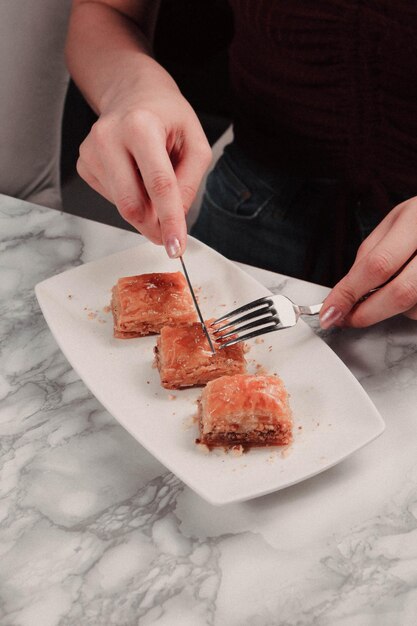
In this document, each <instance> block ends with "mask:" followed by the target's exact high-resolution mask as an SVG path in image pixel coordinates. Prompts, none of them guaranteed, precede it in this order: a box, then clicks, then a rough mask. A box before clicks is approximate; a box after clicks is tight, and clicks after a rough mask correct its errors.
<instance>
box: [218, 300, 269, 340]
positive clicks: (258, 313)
mask: <svg viewBox="0 0 417 626" xmlns="http://www.w3.org/2000/svg"><path fill="white" fill-rule="evenodd" d="M270 311H271V312H273V314H274V313H276V311H275V309H273V308H271V307H269V306H265V307H262V308H261V309H256V310H255V311H252V312H251V313H247V314H246V315H242V317H238V318H237V320H233V321H232V322H228V323H227V324H224V325H223V326H220V328H216V330H215V331H214V334H216V333H221V332H222V331H223V330H226V328H229V326H235V325H236V324H240V322H245V321H246V320H250V319H253V318H254V317H261V315H263V314H264V313H269V312H270ZM226 319H227V318H226Z"/></svg>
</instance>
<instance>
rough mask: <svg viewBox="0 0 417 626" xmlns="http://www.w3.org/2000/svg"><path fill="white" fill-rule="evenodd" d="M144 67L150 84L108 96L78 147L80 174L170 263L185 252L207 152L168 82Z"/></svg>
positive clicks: (155, 68)
mask: <svg viewBox="0 0 417 626" xmlns="http://www.w3.org/2000/svg"><path fill="white" fill-rule="evenodd" d="M147 65H148V70H149V76H150V77H151V78H152V80H151V81H150V83H151V84H149V85H147V81H146V76H145V77H144V76H143V75H141V77H140V81H139V80H138V81H137V83H135V80H133V81H132V80H129V82H128V84H126V83H127V81H126V76H124V77H122V78H121V79H120V80H119V81H116V83H115V84H114V85H112V88H111V90H109V91H110V92H109V93H106V96H105V98H103V102H102V106H101V107H100V111H101V114H100V117H99V119H98V121H97V122H96V123H95V124H94V125H93V127H92V128H91V131H90V133H89V135H88V136H87V137H86V139H85V140H84V142H83V143H82V144H81V146H80V157H79V159H78V162H77V171H78V173H79V174H80V176H81V177H82V178H83V179H84V180H85V181H86V182H87V183H88V184H89V185H90V186H91V187H93V189H95V190H96V191H97V192H98V193H100V194H101V195H103V196H104V197H105V198H107V200H109V201H110V202H112V203H114V204H115V205H116V207H117V209H118V210H119V212H120V214H121V215H122V217H123V218H124V219H125V220H126V221H127V222H129V223H130V224H132V226H134V227H135V228H137V230H138V231H140V232H141V233H142V234H143V235H145V237H147V238H148V239H150V240H151V241H152V242H154V243H156V244H161V243H162V244H163V245H164V246H165V248H166V250H167V253H168V255H169V256H170V257H171V258H175V257H177V256H179V255H180V254H182V253H183V252H184V250H185V246H186V236H187V228H186V222H185V215H186V213H187V211H188V209H189V208H190V205H191V203H192V201H193V199H194V197H195V194H196V192H197V190H198V187H199V185H200V182H201V179H202V177H203V175H204V172H205V170H206V169H207V167H208V165H209V163H210V160H211V149H210V146H209V144H208V141H207V139H206V137H205V134H204V132H203V130H202V128H201V125H200V123H199V121H198V118H197V116H196V114H195V113H194V111H193V109H192V108H191V106H190V105H189V103H188V102H187V101H186V100H185V98H184V97H183V96H182V94H181V93H180V91H179V89H178V87H177V85H176V84H175V82H174V81H173V79H172V78H171V77H170V76H169V74H168V73H167V72H165V70H164V69H163V68H162V67H161V66H160V65H159V64H158V63H156V61H154V60H153V59H150V58H149V59H148V60H147ZM149 65H150V66H151V67H149ZM134 75H135V74H134V73H133V72H130V76H134Z"/></svg>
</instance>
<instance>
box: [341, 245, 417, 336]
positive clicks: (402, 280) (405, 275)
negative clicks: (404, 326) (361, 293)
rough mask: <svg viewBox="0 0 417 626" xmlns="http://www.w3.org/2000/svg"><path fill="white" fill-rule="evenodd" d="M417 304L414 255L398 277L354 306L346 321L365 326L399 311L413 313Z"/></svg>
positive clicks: (416, 268)
mask: <svg viewBox="0 0 417 626" xmlns="http://www.w3.org/2000/svg"><path fill="white" fill-rule="evenodd" d="M416 305H417V259H416V257H414V258H413V259H412V260H411V261H410V263H408V265H406V266H405V268H404V269H403V270H402V272H401V273H400V274H399V275H398V276H397V277H396V278H394V279H393V280H392V281H390V282H389V283H388V284H387V285H385V287H383V288H382V289H380V290H379V291H377V292H375V293H373V294H372V295H371V296H369V298H367V299H366V300H364V302H362V303H361V304H358V305H357V306H356V307H354V309H353V310H352V311H351V312H350V313H349V314H348V315H347V316H346V318H345V323H346V324H347V325H349V326H354V327H356V328H363V327H364V326H370V325H371V324H375V323H376V322H380V321H382V320H385V319H388V318H390V317H393V316H394V315H398V314H399V313H410V314H411V315H413V313H412V311H413V309H414V307H416Z"/></svg>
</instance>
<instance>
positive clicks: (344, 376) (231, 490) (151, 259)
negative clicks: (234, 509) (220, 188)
mask: <svg viewBox="0 0 417 626" xmlns="http://www.w3.org/2000/svg"><path fill="white" fill-rule="evenodd" d="M185 259H186V262H187V269H188V271H189V273H190V278H191V281H192V282H193V284H194V285H195V287H199V288H201V291H200V306H201V309H202V312H203V315H204V316H205V317H206V318H209V317H213V316H214V317H219V316H220V315H222V314H224V313H225V312H227V311H229V310H231V309H233V308H236V307H237V306H239V305H240V304H245V303H246V302H249V301H250V300H254V299H255V298H258V297H261V296H264V295H267V294H269V293H270V292H269V291H268V290H267V289H266V288H265V287H263V286H262V285H261V284H260V283H258V282H257V281H256V280H254V279H253V278H252V277H250V276H248V275H247V274H246V273H245V272H243V271H242V270H240V269H239V268H237V267H236V266H235V265H234V264H233V263H231V262H230V261H228V260H227V259H225V258H224V257H222V256H221V255H219V254H218V253H217V252H214V251H213V250H211V249H210V248H208V247H207V246H205V245H203V244H201V243H200V242H198V241H197V240H195V239H192V238H191V237H190V238H189V243H188V247H187V253H186V256H185ZM180 269H181V268H180V262H179V261H171V260H169V259H168V258H167V257H166V254H165V252H164V251H163V250H162V249H161V248H159V247H156V246H154V245H152V244H144V245H141V246H138V247H137V248H132V249H130V250H126V251H123V252H120V253H117V254H113V255H111V256H108V257H106V258H103V259H100V260H98V261H94V262H92V263H87V264H85V265H82V266H80V267H77V268H74V269H71V270H68V271H66V272H63V273H62V274H59V275H57V276H53V277H52V278H49V279H48V280H45V281H43V282H42V283H39V284H38V285H37V286H36V295H37V298H38V301H39V304H40V306H41V309H42V312H43V314H44V316H45V319H46V321H47V323H48V325H49V327H50V329H51V331H52V333H53V335H54V336H55V339H56V340H57V342H58V344H59V346H60V348H61V349H62V351H63V352H64V354H65V355H66V357H67V359H68V361H69V362H70V363H71V365H72V367H73V368H74V369H75V370H76V372H77V373H78V374H79V376H80V377H81V378H82V380H83V381H84V382H85V384H86V385H87V386H88V387H89V389H90V390H91V391H92V393H93V394H94V395H95V396H96V397H97V399H98V400H99V401H100V402H101V403H102V404H103V406H104V407H105V408H106V409H107V410H108V411H109V412H110V413H111V414H112V415H113V416H114V417H115V418H116V419H117V420H118V421H119V422H120V424H121V425H122V426H123V427H124V428H126V430H127V431H129V433H130V434H131V435H133V437H135V439H137V441H139V442H140V443H141V444H142V445H143V446H144V447H145V448H146V449H147V450H148V451H149V452H151V454H153V455H154V456H155V457H156V458H157V459H158V460H159V461H160V462H161V463H163V464H164V465H165V466H166V467H167V468H168V469H170V470H171V471H172V472H173V473H174V474H176V475H177V476H178V477H179V478H180V479H181V480H182V481H183V482H184V483H186V484H187V485H188V486H189V487H191V489H194V490H195V491H196V492H197V493H198V494H199V495H200V496H202V497H203V498H205V499H206V500H208V501H209V502H211V503H212V504H217V505H219V504H226V503H230V502H237V501H240V500H247V499H249V498H254V497H256V496H260V495H263V494H267V493H270V492H272V491H276V490H278V489H282V488H283V487H288V486H289V485H293V484H294V483H297V482H299V481H301V480H304V479H306V478H309V477H310V476H313V475H315V474H318V473H319V472H322V471H323V470H325V469H327V468H329V467H331V466H333V465H335V464H336V463H338V462H339V461H342V460H343V459H344V458H346V457H347V456H349V455H350V454H352V453H353V452H355V451H356V450H358V449H359V448H361V447H362V446H364V445H365V444H366V443H368V442H370V441H371V440H372V439H374V438H375V437H377V436H378V435H379V434H381V433H382V432H383V430H384V422H383V420H382V418H381V416H380V415H379V413H378V412H377V410H376V408H375V407H374V405H373V404H372V402H371V400H370V399H369V397H368V396H367V394H366V393H365V391H364V390H363V388H362V387H361V385H360V384H359V383H358V381H357V380H356V379H355V378H354V376H353V375H352V374H351V373H350V371H349V370H348V369H347V367H346V366H345V365H344V364H343V363H342V361H341V360H340V359H339V358H338V357H337V356H336V355H335V354H334V352H333V351H332V350H331V349H330V348H329V347H328V346H327V345H326V344H325V343H324V342H323V341H322V340H321V339H320V338H319V337H317V336H316V335H315V334H314V333H313V331H312V330H311V329H310V328H309V327H308V326H307V325H306V324H305V323H304V322H302V321H300V322H299V323H298V324H297V326H296V327H294V328H291V329H287V330H282V331H279V332H277V333H270V334H268V335H265V336H264V337H263V342H262V343H255V342H254V341H253V340H252V342H250V351H249V353H248V355H247V358H248V362H249V369H250V371H252V372H254V371H256V367H257V366H259V365H261V366H262V367H263V368H265V369H266V370H267V371H268V372H269V373H274V372H276V373H277V374H278V375H279V376H281V377H282V379H283V380H284V383H285V384H286V386H287V388H288V390H289V393H290V395H291V406H292V410H293V414H294V420H295V426H294V431H295V437H294V442H293V444H292V445H291V446H290V447H289V448H288V449H287V450H285V452H283V451H282V450H280V449H279V448H258V449H254V448H253V449H251V450H250V451H249V452H248V453H245V454H243V455H242V456H240V457H238V456H234V455H233V454H231V453H228V454H227V453H225V452H224V451H223V450H215V451H212V452H210V453H209V454H204V452H203V451H202V449H201V447H199V446H197V445H195V438H196V436H197V424H196V423H195V421H193V417H194V416H195V415H196V412H197V406H196V400H197V398H198V397H199V395H200V393H201V390H200V389H188V390H182V391H175V392H171V391H167V390H165V389H163V388H162V387H161V385H160V380H159V373H158V371H157V370H156V369H155V368H153V367H152V363H153V347H154V345H155V337H144V338H137V339H128V340H121V339H114V338H113V324H112V317H111V313H110V312H109V311H108V305H109V302H110V295H111V294H110V292H111V288H112V286H113V285H114V284H115V283H116V281H117V279H118V278H120V277H122V276H131V275H134V274H143V273H148V272H169V271H170V272H172V271H178V270H180ZM173 396H175V397H174V398H173Z"/></svg>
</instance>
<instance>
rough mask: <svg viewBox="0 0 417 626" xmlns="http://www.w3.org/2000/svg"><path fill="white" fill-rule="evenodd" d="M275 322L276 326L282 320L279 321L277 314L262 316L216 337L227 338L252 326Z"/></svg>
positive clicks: (257, 326)
mask: <svg viewBox="0 0 417 626" xmlns="http://www.w3.org/2000/svg"><path fill="white" fill-rule="evenodd" d="M272 322H273V324H274V326H277V325H278V324H279V323H280V322H279V318H278V317H277V316H275V315H267V316H265V317H261V318H260V319H257V320H255V321H254V322H250V323H249V324H244V325H243V326H239V327H238V328H236V327H234V328H232V329H231V330H229V331H228V332H227V333H224V334H222V335H219V336H218V337H215V339H216V341H218V340H220V341H221V340H222V339H226V337H230V336H231V335H236V334H237V333H241V332H242V331H243V330H249V329H250V328H259V327H260V326H263V327H264V328H268V326H265V324H266V323H269V324H270V323H272Z"/></svg>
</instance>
